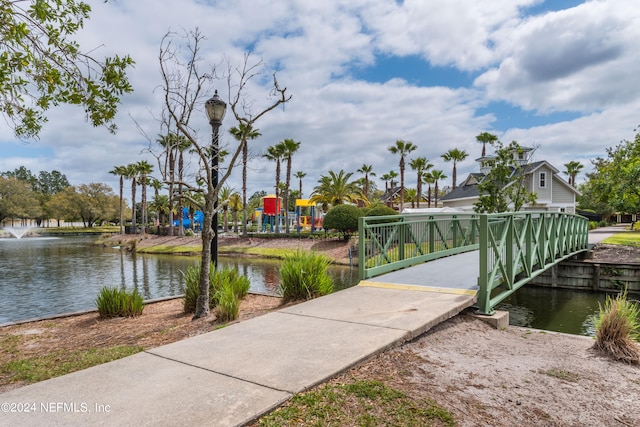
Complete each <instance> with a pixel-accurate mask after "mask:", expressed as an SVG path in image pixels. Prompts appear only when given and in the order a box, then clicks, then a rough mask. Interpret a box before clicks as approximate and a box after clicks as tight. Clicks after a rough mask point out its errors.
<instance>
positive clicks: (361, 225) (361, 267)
mask: <svg viewBox="0 0 640 427" xmlns="http://www.w3.org/2000/svg"><path fill="white" fill-rule="evenodd" d="M365 224H366V223H365V218H364V217H360V218H358V278H359V279H360V280H364V279H366V277H365V260H366V258H367V257H366V254H365V249H366V248H365V243H366V239H365V234H366V231H365Z"/></svg>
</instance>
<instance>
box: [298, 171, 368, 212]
mask: <svg viewBox="0 0 640 427" xmlns="http://www.w3.org/2000/svg"><path fill="white" fill-rule="evenodd" d="M351 175H353V173H351V172H349V173H346V172H345V171H344V170H341V171H340V172H338V173H336V172H334V171H329V174H328V175H322V176H320V179H319V180H318V185H317V186H316V187H314V189H313V193H312V194H311V201H313V202H316V203H320V204H321V205H322V207H323V210H327V208H328V207H329V206H336V205H341V204H343V203H345V202H346V203H357V202H358V201H363V202H364V203H365V204H369V201H368V200H367V198H366V197H365V196H364V194H362V190H360V188H359V187H358V185H357V184H356V182H355V181H351V182H350V181H349V178H351Z"/></svg>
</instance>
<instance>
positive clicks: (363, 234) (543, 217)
mask: <svg viewBox="0 0 640 427" xmlns="http://www.w3.org/2000/svg"><path fill="white" fill-rule="evenodd" d="M359 236H360V237H359V248H358V257H359V259H358V265H359V275H360V279H361V283H360V285H361V286H374V287H393V288H402V289H413V290H425V291H434V292H445V293H455V294H464V295H473V296H475V297H476V306H477V308H478V312H479V313H482V314H492V313H493V311H494V307H495V306H496V305H498V304H499V303H500V302H501V301H502V300H504V299H505V298H506V297H508V296H509V295H511V294H512V293H514V292H515V291H517V290H518V289H519V288H520V287H522V286H523V285H524V284H526V283H527V282H528V281H529V280H531V279H533V278H534V277H536V276H537V275H539V274H541V273H543V272H544V271H545V270H547V269H549V268H551V267H552V266H554V265H556V264H557V263H559V262H561V261H562V260H565V259H567V258H569V257H572V256H574V255H576V254H578V253H580V252H583V251H585V250H587V247H588V220H587V219H586V218H584V217H581V216H578V215H570V214H565V213H560V212H516V213H501V214H464V213H458V214H409V215H399V216H398V215H392V216H384V217H365V218H361V219H360V225H359Z"/></svg>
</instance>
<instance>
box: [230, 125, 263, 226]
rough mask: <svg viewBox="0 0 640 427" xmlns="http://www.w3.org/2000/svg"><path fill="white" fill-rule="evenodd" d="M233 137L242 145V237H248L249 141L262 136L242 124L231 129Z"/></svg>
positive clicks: (256, 130)
mask: <svg viewBox="0 0 640 427" xmlns="http://www.w3.org/2000/svg"><path fill="white" fill-rule="evenodd" d="M229 132H230V133H231V135H233V136H234V138H235V139H237V140H238V141H240V144H242V206H243V210H242V220H243V221H242V224H243V225H242V236H243V237H247V163H248V162H249V145H248V144H247V141H249V140H253V139H256V138H258V137H260V136H262V134H261V133H260V132H259V131H258V129H253V128H252V127H251V125H250V124H248V125H247V124H245V123H240V124H239V125H238V126H234V127H232V128H231V129H229Z"/></svg>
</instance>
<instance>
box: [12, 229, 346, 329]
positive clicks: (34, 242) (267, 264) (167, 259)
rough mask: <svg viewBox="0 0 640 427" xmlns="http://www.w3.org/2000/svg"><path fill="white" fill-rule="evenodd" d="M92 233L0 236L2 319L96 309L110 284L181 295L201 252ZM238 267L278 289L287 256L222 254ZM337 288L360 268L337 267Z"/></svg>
mask: <svg viewBox="0 0 640 427" xmlns="http://www.w3.org/2000/svg"><path fill="white" fill-rule="evenodd" d="M92 240H93V239H92V238H86V237H69V238H67V237H65V238H22V239H0V278H1V280H0V324H2V323H6V322H15V321H18V320H24V319H31V318H34V317H42V316H49V315H56V314H61V313H68V312H75V311H81V310H91V309H95V304H94V300H95V298H96V296H97V295H98V292H99V291H100V289H101V288H102V287H104V286H111V287H113V286H116V287H121V288H123V289H127V290H131V289H137V290H138V291H139V292H140V293H141V294H142V295H143V297H144V298H145V299H153V298H159V297H166V296H173V295H180V294H182V293H183V289H184V278H183V275H182V272H183V271H186V269H187V268H188V267H189V266H191V265H198V264H199V258H198V257H183V256H173V255H148V254H135V253H129V252H126V251H121V250H117V249H112V248H102V247H98V246H93V245H92V244H91V241H92ZM219 262H220V266H221V267H237V268H238V269H239V270H240V272H241V273H242V274H244V275H245V276H247V277H249V279H250V281H251V292H252V293H260V294H266V295H277V292H278V286H279V283H280V275H279V272H278V269H279V266H280V263H281V261H279V260H263V259H255V258H252V259H244V258H241V259H238V258H227V257H220V259H219ZM330 274H331V276H332V277H333V279H334V283H335V288H336V290H338V289H343V288H346V287H349V286H352V285H354V284H355V283H357V280H358V279H357V270H356V269H350V268H349V267H335V266H334V267H331V271H330Z"/></svg>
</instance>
